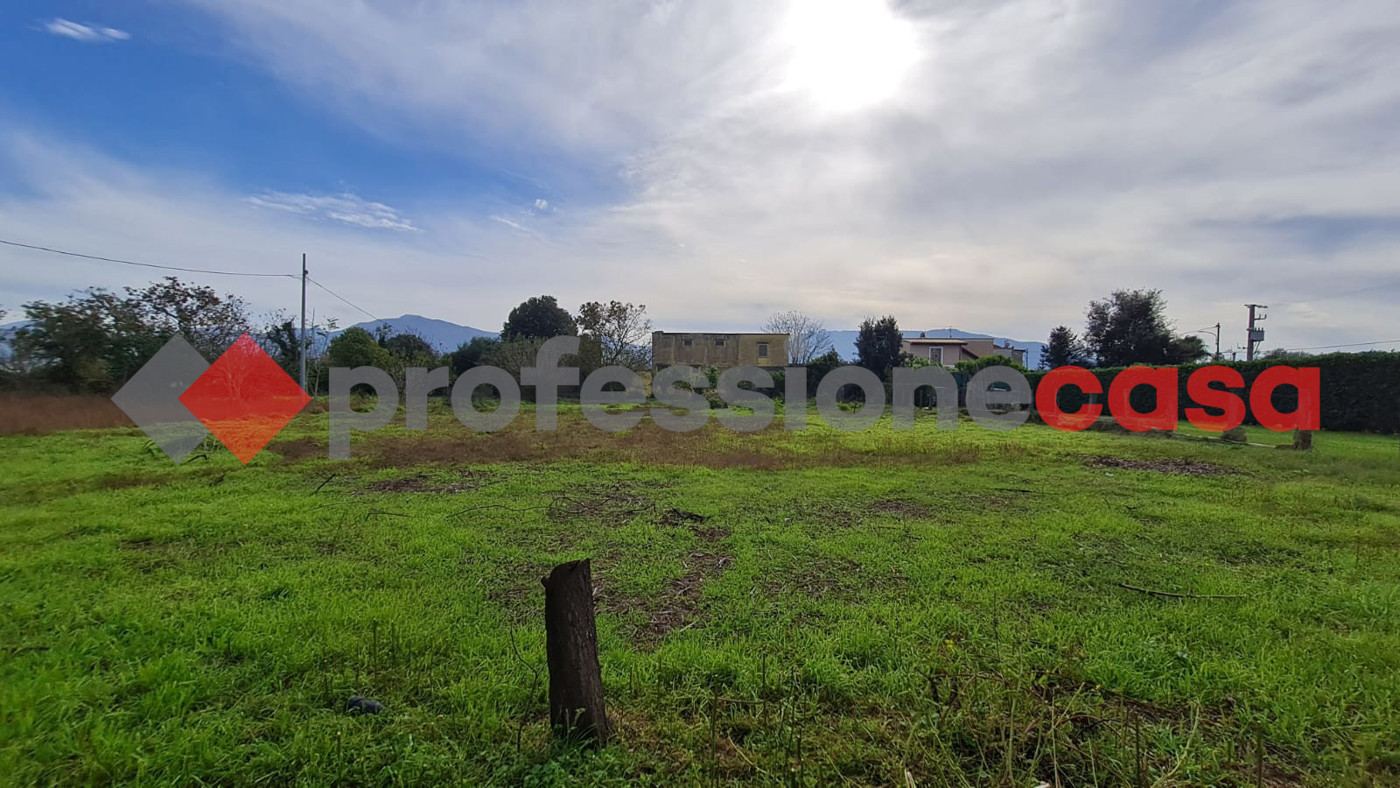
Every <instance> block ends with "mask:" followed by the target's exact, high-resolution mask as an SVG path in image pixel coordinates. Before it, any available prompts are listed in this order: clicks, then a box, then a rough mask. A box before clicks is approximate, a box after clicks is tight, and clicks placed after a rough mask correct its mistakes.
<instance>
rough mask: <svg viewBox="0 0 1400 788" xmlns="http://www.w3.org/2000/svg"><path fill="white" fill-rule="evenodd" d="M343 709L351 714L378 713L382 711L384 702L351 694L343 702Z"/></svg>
mask: <svg viewBox="0 0 1400 788" xmlns="http://www.w3.org/2000/svg"><path fill="white" fill-rule="evenodd" d="M345 710H346V711H348V712H350V713H351V714H378V713H380V712H382V711H384V704H382V703H380V702H379V701H377V700H370V699H369V698H362V697H360V696H359V695H352V696H351V697H350V700H347V701H346V702H345Z"/></svg>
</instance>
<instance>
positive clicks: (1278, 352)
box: [1259, 347, 1312, 359]
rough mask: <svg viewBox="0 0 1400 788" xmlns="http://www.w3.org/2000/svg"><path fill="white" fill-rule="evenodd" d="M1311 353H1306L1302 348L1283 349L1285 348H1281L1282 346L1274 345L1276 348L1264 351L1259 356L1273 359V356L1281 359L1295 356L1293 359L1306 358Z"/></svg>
mask: <svg viewBox="0 0 1400 788" xmlns="http://www.w3.org/2000/svg"><path fill="white" fill-rule="evenodd" d="M1311 355H1312V354H1311V353H1307V352H1304V351H1302V350H1285V349H1283V348H1281V347H1276V348H1274V349H1273V350H1270V351H1268V352H1267V353H1264V354H1262V355H1260V356H1259V358H1268V359H1273V358H1282V359H1288V358H1295V359H1296V358H1307V357H1308V356H1311Z"/></svg>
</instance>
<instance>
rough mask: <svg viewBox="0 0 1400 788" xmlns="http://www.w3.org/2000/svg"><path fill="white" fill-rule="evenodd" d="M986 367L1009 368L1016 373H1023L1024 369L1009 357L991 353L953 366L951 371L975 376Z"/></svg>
mask: <svg viewBox="0 0 1400 788" xmlns="http://www.w3.org/2000/svg"><path fill="white" fill-rule="evenodd" d="M987 367H1011V368H1012V369H1014V370H1016V371H1017V372H1025V371H1026V368H1025V367H1024V366H1022V365H1021V362H1019V361H1017V360H1016V359H1014V358H1012V357H1011V356H1003V355H1002V354H1000V353H993V354H991V355H988V356H983V357H981V358H970V359H965V360H963V361H959V362H958V363H956V364H954V365H953V369H954V370H956V371H957V372H961V373H962V374H964V375H975V374H977V373H978V372H981V371H982V370H984V369H986V368H987Z"/></svg>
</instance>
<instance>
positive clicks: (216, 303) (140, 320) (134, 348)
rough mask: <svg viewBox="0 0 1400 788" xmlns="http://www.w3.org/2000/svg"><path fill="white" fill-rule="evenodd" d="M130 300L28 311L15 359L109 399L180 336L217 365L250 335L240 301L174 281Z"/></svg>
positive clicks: (88, 295) (98, 297) (87, 300)
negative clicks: (108, 395)
mask: <svg viewBox="0 0 1400 788" xmlns="http://www.w3.org/2000/svg"><path fill="white" fill-rule="evenodd" d="M125 292H126V295H125V296H120V295H117V294H116V293H112V292H110V291H108V290H103V289H101V288H92V289H89V290H84V291H79V292H75V293H72V294H70V295H69V296H68V299H67V300H66V301H64V302H61V303H49V302H45V301H33V302H30V303H28V304H25V305H24V311H25V316H26V317H28V318H29V324H28V325H26V326H25V327H23V328H21V329H19V330H18V331H16V332H15V336H14V342H13V347H14V354H15V356H16V358H18V359H20V361H21V364H22V365H23V366H25V367H29V368H33V369H34V370H35V372H36V373H37V374H38V375H40V376H41V377H43V378H45V379H47V380H48V381H50V382H52V383H57V384H59V385H63V386H67V387H69V388H71V389H74V390H93V391H109V390H112V389H114V388H117V387H119V386H120V385H121V384H122V383H124V382H125V381H126V380H127V379H128V378H130V377H131V376H132V375H134V374H135V373H136V370H138V369H140V368H141V365H143V364H145V363H146V361H148V360H149V359H150V358H151V356H153V355H155V354H156V352H157V351H159V350H160V348H161V347H162V346H164V345H165V343H166V341H168V340H169V339H170V337H172V336H174V335H175V334H180V335H182V336H183V337H184V338H185V339H186V340H188V341H189V343H190V344H191V345H193V346H194V348H195V350H197V351H199V353H200V354H201V355H203V356H204V357H205V358H207V359H210V360H212V359H215V358H217V357H219V356H220V355H222V354H223V353H224V351H226V350H227V349H228V348H229V347H230V346H231V345H232V344H233V342H234V340H236V339H237V338H238V337H239V336H241V335H242V334H244V333H246V332H248V331H249V322H248V315H247V310H246V307H245V306H244V303H243V300H242V299H240V298H238V297H237V296H232V295H224V296H220V295H218V294H217V293H215V292H214V291H213V290H212V289H211V288H208V287H202V286H199V285H188V284H185V283H183V282H181V281H180V280H179V279H176V278H175V277H167V278H165V279H164V280H162V281H160V282H157V283H153V284H151V285H150V286H148V287H146V288H145V289H143V290H136V289H134V288H126V291H125Z"/></svg>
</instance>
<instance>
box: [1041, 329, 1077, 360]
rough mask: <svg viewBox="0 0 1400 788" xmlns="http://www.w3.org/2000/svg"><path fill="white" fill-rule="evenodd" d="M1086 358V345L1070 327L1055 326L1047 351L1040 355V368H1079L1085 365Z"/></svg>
mask: <svg viewBox="0 0 1400 788" xmlns="http://www.w3.org/2000/svg"><path fill="white" fill-rule="evenodd" d="M1084 356H1085V350H1084V343H1082V342H1080V341H1079V337H1078V336H1076V335H1075V333H1074V332H1073V331H1071V330H1070V329H1069V327H1068V326H1055V327H1054V328H1053V329H1051V330H1050V339H1049V341H1047V342H1046V343H1045V351H1044V352H1043V353H1041V354H1040V368H1041V369H1055V368H1056V367H1068V366H1077V365H1080V364H1083V363H1084Z"/></svg>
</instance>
